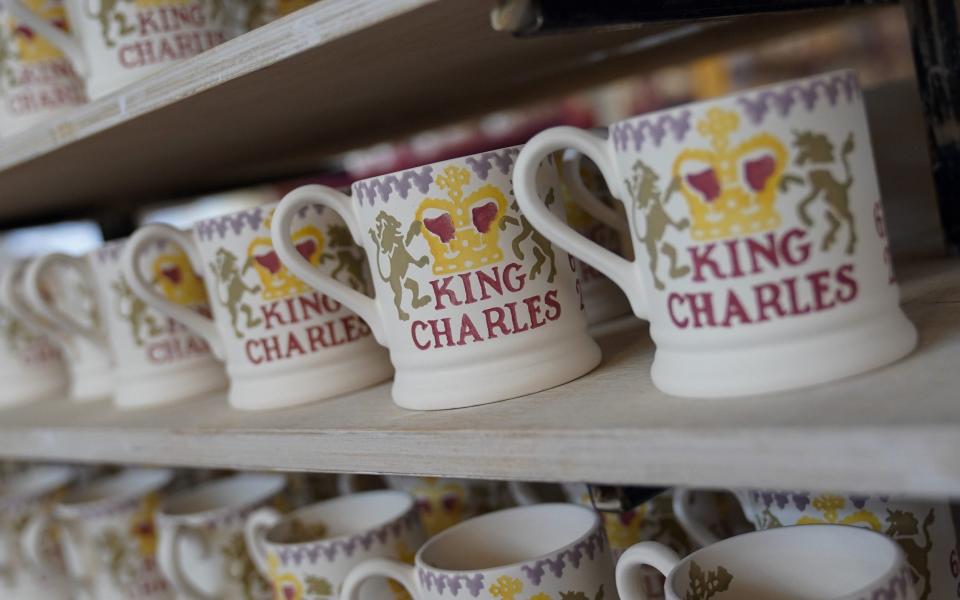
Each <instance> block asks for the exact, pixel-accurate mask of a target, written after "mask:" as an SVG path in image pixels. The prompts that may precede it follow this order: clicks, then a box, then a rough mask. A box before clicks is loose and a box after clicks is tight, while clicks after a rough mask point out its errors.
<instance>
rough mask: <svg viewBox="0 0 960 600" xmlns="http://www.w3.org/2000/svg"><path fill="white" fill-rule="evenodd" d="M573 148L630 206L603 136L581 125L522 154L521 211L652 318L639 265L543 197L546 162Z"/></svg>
mask: <svg viewBox="0 0 960 600" xmlns="http://www.w3.org/2000/svg"><path fill="white" fill-rule="evenodd" d="M567 148H573V149H574V150H578V151H580V152H581V153H582V154H585V155H586V156H587V157H588V158H590V159H591V160H592V161H593V162H594V163H596V165H597V167H598V168H599V169H600V172H601V173H603V178H604V179H606V180H607V184H608V185H609V186H610V190H611V191H612V192H613V195H614V196H615V197H616V198H618V199H619V200H620V201H621V202H624V198H626V197H628V196H627V195H625V194H624V193H623V190H622V189H621V187H620V186H619V185H617V184H616V181H617V179H616V166H615V163H614V160H613V157H611V156H610V152H609V150H608V146H607V143H606V140H605V139H604V138H603V137H602V136H599V135H597V134H594V133H590V132H588V131H584V130H582V129H578V128H576V127H554V128H551V129H548V130H546V131H543V132H541V133H538V134H537V135H535V136H533V138H532V139H531V140H530V141H529V142H527V143H526V145H524V147H523V148H522V149H521V150H520V154H519V155H518V156H517V160H516V164H515V166H514V168H513V189H514V192H515V194H516V197H517V202H518V203H519V205H520V212H522V213H523V216H524V217H526V218H527V220H529V221H530V223H531V224H532V225H533V227H534V228H535V229H537V230H538V231H539V232H540V233H542V234H543V235H545V236H546V237H548V238H549V239H550V240H551V241H553V242H554V243H555V244H557V245H558V246H560V247H561V248H563V249H564V250H566V251H567V252H569V253H570V254H573V255H574V256H576V257H577V258H580V259H582V260H584V261H586V262H587V263H589V264H591V265H593V266H594V267H596V269H597V270H598V271H600V272H601V273H603V274H604V275H606V276H607V277H608V278H610V280H611V281H613V282H614V283H615V284H617V285H618V286H619V287H620V289H622V290H623V291H624V292H625V293H626V295H627V298H629V300H630V306H631V307H632V308H633V312H634V314H636V315H637V316H638V317H640V318H641V319H646V318H647V316H648V314H649V310H648V308H647V293H646V290H645V289H644V287H643V284H642V283H641V281H640V279H639V278H638V277H637V276H636V273H635V271H636V269H635V265H634V262H633V261H630V260H626V259H624V258H621V257H619V256H617V255H616V254H614V253H613V252H610V251H609V250H607V249H606V248H603V247H601V246H598V245H597V244H595V243H593V242H591V241H590V240H588V239H587V238H585V237H583V236H582V235H580V234H579V233H577V232H576V231H574V230H573V229H571V228H570V226H569V225H567V224H566V223H564V222H563V220H562V219H560V217H558V216H556V215H555V214H553V213H552V212H550V211H549V210H548V209H547V207H546V205H545V204H544V203H543V201H542V200H541V199H540V194H539V192H538V189H537V170H538V169H539V167H540V162H541V161H542V160H543V159H545V158H546V157H547V156H549V155H550V154H552V153H554V152H556V151H558V150H565V149H567ZM624 205H625V206H626V204H624Z"/></svg>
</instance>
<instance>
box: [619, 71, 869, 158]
mask: <svg viewBox="0 0 960 600" xmlns="http://www.w3.org/2000/svg"><path fill="white" fill-rule="evenodd" d="M850 75H852V76H853V78H854V80H855V81H856V84H857V89H858V90H861V91H862V90H863V87H862V86H861V85H860V75H859V72H858V71H857V69H855V68H853V67H843V68H840V69H832V70H830V71H823V72H821V73H813V74H811V75H806V76H804V77H796V78H793V79H785V80H783V81H774V82H772V83H767V84H764V85H758V86H756V87H749V88H745V89H742V90H735V91H732V92H729V93H726V94H723V95H720V96H715V97H712V98H702V99H700V100H693V101H690V102H683V103H680V104H675V105H673V106H666V107H663V108H658V109H656V110H653V111H649V112H643V113H639V114H635V115H630V116H629V117H627V118H625V119H620V120H618V121H614V122H613V123H610V124H609V125H608V126H607V127H605V128H604V129H606V130H607V131H609V130H610V129H611V128H612V127H614V126H617V125H621V124H626V123H633V122H635V121H638V120H641V119H651V118H654V117H659V116H661V115H664V114H667V113H672V112H676V111H681V110H691V109H694V108H697V107H700V106H705V105H708V104H713V103H716V102H724V101H727V100H731V99H734V98H737V97H739V96H743V95H746V94H754V93H758V92H764V91H767V90H771V89H774V88H780V87H784V86H788V85H794V84H798V83H801V82H806V81H810V80H813V79H824V78H831V77H837V76H842V77H849V76H850ZM607 142H608V143H614V136H613V135H612V132H611V134H609V135H607Z"/></svg>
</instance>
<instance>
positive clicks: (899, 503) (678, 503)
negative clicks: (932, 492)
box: [674, 490, 960, 600]
mask: <svg viewBox="0 0 960 600" xmlns="http://www.w3.org/2000/svg"><path fill="white" fill-rule="evenodd" d="M734 494H735V496H736V497H737V499H738V500H739V501H740V506H741V507H742V509H743V513H744V514H745V515H746V517H747V518H748V519H749V520H750V521H751V522H752V523H753V524H754V526H755V527H756V528H757V529H758V530H764V529H772V528H777V527H784V526H791V525H817V524H837V525H850V526H855V527H863V528H866V529H871V530H873V531H876V532H878V533H882V534H884V535H886V536H888V537H890V538H891V539H892V540H893V541H895V542H896V543H897V544H898V545H899V546H900V548H901V549H902V550H903V552H904V555H905V556H906V558H907V565H908V566H909V568H910V575H911V581H912V582H913V584H914V587H915V588H916V593H917V599H918V600H937V599H939V598H950V597H954V596H955V595H956V594H957V592H958V590H960V558H958V553H960V531H958V526H960V523H958V522H957V520H956V519H955V517H954V511H955V508H954V507H952V506H951V505H950V504H948V503H947V501H946V500H945V499H941V500H939V501H935V502H930V501H922V500H911V499H904V498H891V497H889V496H883V495H857V494H843V493H835V492H807V491H787V490H737V491H735V492H734ZM690 496H691V492H690V491H689V490H677V492H676V495H675V506H674V510H675V512H676V514H677V518H678V519H679V520H680V522H681V523H683V526H684V527H685V528H686V529H687V531H688V532H689V534H690V536H691V537H693V538H694V539H695V540H696V541H697V542H698V543H700V544H701V545H704V546H706V545H710V544H713V543H716V542H718V541H720V540H721V539H723V538H724V537H725V536H723V535H717V532H716V530H715V529H713V528H712V527H710V526H709V525H708V524H707V523H705V522H704V520H703V519H702V516H701V515H699V514H696V513H695V512H694V511H693V510H691V507H692V504H691V502H690V501H689V498H690Z"/></svg>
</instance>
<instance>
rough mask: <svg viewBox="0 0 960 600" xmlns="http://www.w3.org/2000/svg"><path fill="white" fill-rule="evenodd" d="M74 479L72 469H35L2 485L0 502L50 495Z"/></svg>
mask: <svg viewBox="0 0 960 600" xmlns="http://www.w3.org/2000/svg"><path fill="white" fill-rule="evenodd" d="M72 478H73V469H71V468H70V467H33V468H32V469H29V470H28V471H26V472H24V473H20V474H18V475H15V476H13V477H11V478H10V479H8V480H6V481H4V482H3V483H0V501H2V500H4V499H8V498H9V499H16V498H33V497H36V496H42V495H44V494H48V493H50V492H52V491H54V490H55V489H57V488H59V487H60V486H62V485H65V484H66V483H67V482H69V481H70V480H71V479H72Z"/></svg>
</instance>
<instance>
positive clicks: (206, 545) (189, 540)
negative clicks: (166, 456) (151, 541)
mask: <svg viewBox="0 0 960 600" xmlns="http://www.w3.org/2000/svg"><path fill="white" fill-rule="evenodd" d="M283 486H284V478H283V476H282V475H277V474H253V473H245V474H241V475H233V476H230V477H225V478H223V479H218V480H214V481H210V482H207V483H204V484H202V485H200V486H197V487H196V488H194V489H191V490H186V491H183V492H180V493H179V494H176V495H175V496H171V497H170V498H168V499H167V500H166V501H165V502H164V503H163V506H162V507H161V509H160V511H159V512H158V513H157V530H158V532H159V536H160V541H159V550H158V558H159V560H160V568H161V570H162V571H163V574H164V575H165V576H166V578H167V580H168V581H170V583H171V584H172V585H173V587H174V588H175V589H176V591H177V597H178V598H183V599H190V600H201V599H202V600H211V599H216V598H243V599H245V600H267V599H269V598H270V597H271V593H270V586H269V585H268V583H267V581H266V580H265V579H263V578H262V577H261V576H260V575H259V574H258V573H257V570H256V567H255V566H254V564H253V562H252V560H251V559H250V555H249V553H248V552H247V546H246V542H245V541H244V537H243V525H244V522H245V521H246V519H247V517H248V516H249V515H250V514H252V513H253V512H254V511H255V510H257V509H259V508H261V507H263V506H267V505H269V504H270V503H271V502H275V501H276V500H277V499H278V498H279V496H280V494H281V493H282V492H283Z"/></svg>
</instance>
